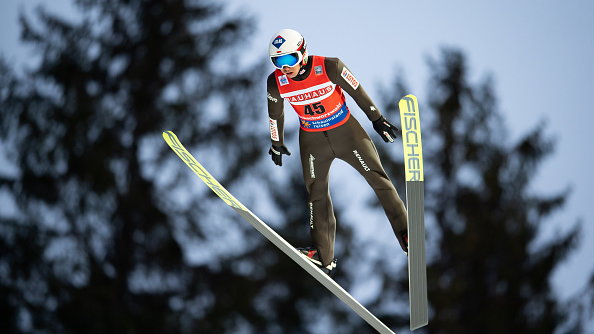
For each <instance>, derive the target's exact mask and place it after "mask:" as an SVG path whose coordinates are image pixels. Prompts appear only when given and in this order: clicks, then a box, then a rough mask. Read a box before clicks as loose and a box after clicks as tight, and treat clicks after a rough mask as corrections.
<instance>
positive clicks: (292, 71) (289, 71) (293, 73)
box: [281, 64, 301, 79]
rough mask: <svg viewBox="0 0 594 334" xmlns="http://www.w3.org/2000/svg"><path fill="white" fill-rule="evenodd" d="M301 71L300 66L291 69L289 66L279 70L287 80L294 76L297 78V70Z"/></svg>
mask: <svg viewBox="0 0 594 334" xmlns="http://www.w3.org/2000/svg"><path fill="white" fill-rule="evenodd" d="M300 69H301V64H297V65H295V66H293V67H289V66H284V67H283V68H282V69H281V72H283V74H284V75H286V76H287V78H289V79H292V78H294V77H295V76H297V74H299V70H300Z"/></svg>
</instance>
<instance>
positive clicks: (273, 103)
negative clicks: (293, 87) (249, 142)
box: [266, 72, 291, 166]
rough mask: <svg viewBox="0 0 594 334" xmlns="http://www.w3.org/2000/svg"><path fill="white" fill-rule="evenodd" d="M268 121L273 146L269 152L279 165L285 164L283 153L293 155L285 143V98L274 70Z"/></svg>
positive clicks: (270, 78) (269, 85)
mask: <svg viewBox="0 0 594 334" xmlns="http://www.w3.org/2000/svg"><path fill="white" fill-rule="evenodd" d="M266 85H267V90H268V123H269V128H270V140H271V141H272V146H271V147H270V150H269V151H268V154H270V156H271V157H272V161H273V162H274V163H275V164H276V165H277V166H282V165H283V154H285V155H291V152H289V150H288V149H287V148H286V147H285V145H283V139H284V138H283V137H284V124H285V114H284V108H283V107H284V106H283V98H282V97H281V96H280V93H279V91H278V86H277V85H276V79H275V77H274V72H273V73H272V74H270V75H269V76H268V80H267V83H266Z"/></svg>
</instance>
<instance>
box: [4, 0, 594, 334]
mask: <svg viewBox="0 0 594 334" xmlns="http://www.w3.org/2000/svg"><path fill="white" fill-rule="evenodd" d="M76 3H77V5H78V7H79V9H80V13H81V16H80V17H81V18H80V20H77V21H76V22H71V21H67V20H65V19H63V18H61V17H60V16H59V15H54V14H50V13H48V12H47V11H44V10H40V11H38V12H36V14H35V15H33V16H32V17H29V16H26V15H23V16H22V18H21V27H22V40H23V42H24V43H27V44H28V45H30V46H31V47H32V48H33V49H34V50H36V51H37V53H38V56H39V58H40V62H39V64H38V65H36V66H35V67H34V68H32V69H31V70H28V71H26V72H25V73H19V72H18V71H15V70H14V69H13V66H12V65H11V64H9V63H8V62H7V61H6V60H4V59H0V110H1V113H0V143H1V145H2V148H3V151H4V152H5V153H6V155H7V158H8V162H9V164H10V165H11V166H15V169H16V172H15V173H8V174H4V175H0V191H1V192H2V193H3V194H4V195H5V197H4V198H10V199H11V201H10V202H12V203H3V204H2V205H3V206H4V207H11V210H10V211H11V212H12V213H11V214H6V213H3V214H0V296H1V298H0V332H1V333H320V331H330V332H332V333H366V332H370V331H371V329H370V328H369V327H368V326H367V325H366V324H365V323H364V322H363V321H362V320H361V319H359V318H358V317H356V315H355V314H354V313H352V312H351V311H350V310H349V309H347V308H346V307H345V306H344V305H342V304H341V303H340V301H338V300H337V299H336V298H334V296H332V295H331V294H330V293H328V292H327V291H325V289H324V288H323V287H321V286H319V284H318V283H317V282H315V281H313V280H312V279H310V278H309V277H307V274H306V273H305V272H303V270H301V269H300V268H299V267H298V266H297V265H295V264H294V263H292V262H291V261H290V260H289V259H288V258H286V256H284V255H283V254H282V253H280V252H279V251H278V250H276V249H275V248H274V246H272V245H271V244H269V243H268V242H267V241H266V240H265V239H264V238H263V237H261V236H260V235H259V234H258V233H257V232H256V231H254V230H253V229H251V227H250V226H249V225H248V224H246V223H244V222H243V221H242V220H241V218H240V217H239V216H237V215H235V214H234V212H233V211H232V210H228V208H227V207H226V206H225V205H224V204H223V203H221V202H220V201H219V200H217V199H216V198H214V197H213V196H212V195H211V194H210V193H209V192H208V191H207V190H206V189H205V187H204V186H203V185H201V184H200V183H198V182H197V181H196V180H195V179H194V176H193V175H192V174H191V173H190V172H189V171H188V170H187V168H186V167H185V166H184V165H183V164H182V163H181V162H180V161H179V160H178V159H177V157H175V156H174V155H173V153H172V152H171V151H170V150H169V148H168V147H167V146H166V145H165V143H164V142H163V141H162V139H161V132H162V131H164V130H174V131H175V132H176V133H177V135H178V136H179V137H180V139H181V140H182V141H183V142H184V144H185V145H186V147H188V149H190V150H191V151H192V152H197V154H196V155H197V156H198V158H199V159H205V160H206V161H207V162H209V163H210V165H207V168H209V167H210V166H212V167H213V168H209V169H211V172H213V174H215V176H216V177H217V178H218V179H219V180H220V181H221V183H223V184H224V185H225V186H226V187H227V188H229V189H231V190H232V191H233V192H234V193H237V194H238V195H239V197H240V198H241V199H242V201H243V202H245V203H246V204H248V205H249V204H250V203H256V202H257V203H258V205H259V206H260V207H266V208H268V209H269V210H270V211H274V212H275V213H276V215H277V216H278V217H280V218H279V219H278V221H277V222H275V224H274V226H275V227H276V228H277V230H278V232H279V233H281V234H282V235H283V236H285V237H286V238H287V240H289V241H290V242H291V243H293V244H295V245H302V244H304V243H306V242H308V236H307V224H306V217H305V213H306V210H305V194H304V187H303V184H302V181H301V177H300V174H301V171H299V170H290V171H286V174H287V175H289V174H290V175H292V177H291V178H289V179H287V180H286V182H282V183H279V181H278V180H273V179H271V178H270V170H271V169H272V168H276V166H274V165H273V164H272V162H270V161H268V159H269V157H268V155H267V154H266V152H267V149H268V145H269V139H268V133H267V115H266V112H265V105H264V102H265V92H264V87H265V76H266V74H267V73H266V72H267V71H268V69H269V66H268V64H266V63H265V61H266V60H263V62H261V63H257V64H252V65H245V66H243V67H241V68H235V67H234V68H230V67H229V66H226V64H228V63H234V59H237V57H238V55H240V54H241V52H242V51H243V50H242V48H243V47H245V46H247V45H246V44H245V43H246V41H248V40H249V36H250V34H251V33H253V32H254V31H255V26H254V24H255V18H249V17H245V16H243V15H242V16H233V15H231V14H228V13H227V12H226V11H225V8H224V6H222V5H216V4H215V3H216V2H211V1H201V0H196V1H185V0H167V1H162V0H127V1H123V0H106V1H100V2H97V1H88V0H79V1H76ZM242 41H243V42H242ZM465 64H466V60H465V59H464V56H463V54H462V52H460V51H456V50H444V52H443V53H442V54H441V55H440V57H439V59H437V60H433V61H432V62H431V63H430V66H431V70H432V73H433V74H432V77H431V78H430V82H431V83H432V87H431V89H430V95H429V96H428V99H427V101H421V109H422V112H423V114H422V118H423V126H424V129H423V130H424V141H425V151H426V153H425V157H426V170H427V172H426V173H427V189H426V194H427V197H428V198H427V200H428V205H427V213H426V214H427V220H428V221H429V222H431V225H430V226H432V227H433V230H429V231H428V233H430V234H432V235H437V238H436V239H435V240H438V242H437V243H429V244H428V253H429V256H430V257H429V268H428V274H429V296H430V303H431V312H430V316H431V318H430V326H428V327H427V328H425V329H424V330H423V332H426V333H579V331H580V326H581V324H582V323H583V322H584V319H586V318H587V316H588V314H589V313H588V312H589V311H588V310H591V307H592V304H594V303H593V302H592V299H593V296H592V293H591V291H592V285H594V283H592V282H591V284H590V285H591V286H590V288H589V289H587V288H586V287H585V288H584V289H585V290H584V291H586V292H588V293H589V294H583V295H582V296H581V297H580V298H578V299H576V300H575V301H573V302H572V303H571V304H570V305H566V304H565V303H562V302H560V301H557V300H556V298H555V294H554V292H553V291H551V286H550V282H549V280H550V277H551V274H552V272H553V271H554V270H555V268H557V267H558V266H559V264H560V263H562V261H563V260H564V259H566V258H567V256H568V255H569V254H570V253H571V250H572V249H574V248H575V247H576V245H577V242H578V238H577V236H578V234H579V228H575V229H574V230H572V231H570V232H569V233H567V234H564V235H559V236H557V237H556V238H554V239H553V240H549V241H548V242H546V243H544V244H543V245H541V246H539V247H537V248H534V247H533V241H534V239H535V237H536V235H537V233H538V231H539V229H540V227H541V224H543V223H544V222H545V221H546V218H547V217H549V216H550V215H551V213H553V212H555V211H556V210H560V209H561V208H562V207H563V204H564V202H565V199H566V198H567V195H568V193H567V192H564V193H560V194H554V195H539V194H532V193H530V192H529V191H528V190H527V189H528V185H529V183H530V180H531V177H532V175H534V173H533V171H534V170H535V169H536V168H537V167H538V166H539V165H540V164H541V163H542V162H543V161H544V158H546V157H547V156H548V155H550V154H552V152H553V147H552V144H551V141H550V140H549V139H548V138H547V137H546V136H545V134H544V129H543V128H542V127H537V128H536V129H535V130H533V131H531V132H530V133H528V134H526V135H525V136H524V137H523V138H522V139H520V140H519V141H518V142H517V143H512V144H510V143H508V141H507V140H506V135H505V128H503V126H502V123H501V122H500V119H499V117H500V116H499V114H498V113H497V107H496V97H495V93H494V89H493V86H492V84H491V82H489V81H485V82H484V83H479V84H477V85H474V84H471V83H470V82H468V79H467V77H468V74H467V73H466V68H465ZM386 92H387V93H386V99H388V100H390V101H395V100H397V99H398V98H399V97H400V96H402V95H404V93H408V92H406V90H405V85H404V84H402V81H398V82H396V83H395V84H394V85H393V86H392V87H388V88H387V89H386ZM354 112H355V113H357V111H354ZM385 113H386V114H388V115H389V118H391V119H394V120H396V119H397V116H396V115H397V114H396V113H395V111H394V110H390V109H389V108H386V109H385ZM378 148H379V149H380V150H382V151H383V150H385V149H386V148H385V147H382V145H378ZM391 150H392V151H391V152H387V151H385V152H382V157H384V163H385V165H386V169H387V170H388V172H389V174H390V175H391V176H392V178H393V179H394V180H400V179H402V167H401V166H402V161H401V158H400V157H398V156H397V153H395V152H397V150H395V149H393V146H391ZM286 168H290V167H286ZM283 172H285V171H283ZM397 185H398V188H399V190H401V191H402V190H403V189H404V188H403V184H401V182H400V181H397ZM262 193H266V194H269V195H268V196H259V195H258V194H262ZM370 195H371V194H370ZM263 200H265V201H267V203H264V204H262V203H261V201H263ZM341 205H343V204H337V206H338V207H340V206H341ZM12 209H14V210H12ZM337 218H338V219H339V221H340V220H341V219H342V218H341V216H340V212H338V216H337ZM353 233H354V230H353V228H352V226H350V225H349V224H340V223H339V230H338V234H339V235H338V239H339V245H338V249H337V251H340V252H341V254H340V256H341V257H343V258H345V259H348V258H349V257H352V256H354V255H353V254H352V253H351V252H350V251H349V249H356V248H357V247H365V244H360V243H362V241H357V240H356V239H355V238H353ZM394 242H396V241H394ZM345 245H347V247H345ZM357 261H363V259H357ZM365 261H368V262H369V263H372V264H373V266H374V270H373V273H372V274H373V275H375V277H376V278H379V279H381V281H382V282H384V286H383V290H382V292H381V293H379V294H377V295H376V296H374V298H373V301H372V302H371V303H369V304H370V305H369V308H370V309H371V310H372V312H374V313H376V314H378V316H379V317H380V318H381V319H382V320H383V321H385V322H386V323H387V324H389V325H390V326H392V327H393V328H395V329H398V328H406V326H407V318H408V314H403V313H402V312H400V310H395V309H392V308H390V307H388V306H387V305H390V303H394V302H400V303H407V300H408V297H407V294H406V287H407V282H406V274H405V273H406V268H400V272H401V273H403V274H402V275H399V276H397V277H395V276H394V268H391V265H392V263H393V262H391V261H392V260H391V256H385V255H384V256H381V257H373V256H371V257H370V258H369V259H365ZM350 263H353V261H352V260H351V261H350ZM339 268H340V270H342V272H340V271H339V273H338V275H337V277H336V279H337V280H338V281H339V282H340V283H341V284H342V285H343V286H345V287H346V288H347V289H349V288H350V287H351V283H352V277H354V276H353V274H352V273H351V274H350V275H347V274H346V272H350V271H355V272H356V270H354V269H353V268H352V267H349V266H344V267H339ZM354 275H356V274H354ZM329 328H332V329H331V330H330V329H329Z"/></svg>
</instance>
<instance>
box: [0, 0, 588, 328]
mask: <svg viewBox="0 0 594 334" xmlns="http://www.w3.org/2000/svg"><path fill="white" fill-rule="evenodd" d="M227 2H228V3H229V4H230V5H231V6H230V7H229V9H228V11H229V12H230V13H240V12H241V13H247V14H248V15H252V16H255V17H256V18H257V20H256V24H257V31H256V33H255V35H254V36H253V38H252V40H251V41H249V44H250V47H249V49H248V50H247V51H249V52H246V57H247V58H248V59H249V60H256V59H260V58H261V57H266V52H267V46H268V42H269V39H270V38H271V37H272V34H274V32H276V31H277V30H279V29H281V28H293V29H296V30H298V31H300V32H301V33H302V34H303V35H304V36H305V37H306V39H307V41H308V46H309V50H310V53H313V54H318V55H324V56H336V57H340V58H341V59H342V60H343V61H344V62H345V63H346V64H347V65H348V66H349V67H350V69H351V70H352V71H353V73H354V74H355V75H356V76H357V78H358V79H359V81H360V82H361V83H362V84H363V86H364V87H365V88H366V90H367V91H368V93H369V94H370V96H371V97H372V98H373V99H375V100H376V102H379V89H378V87H379V86H380V85H388V84H390V83H391V82H393V77H394V75H396V74H397V73H399V72H397V70H399V69H400V70H402V71H403V72H402V73H403V74H404V76H405V78H406V81H407V83H408V85H409V88H410V89H411V90H412V91H411V93H414V94H416V95H417V96H418V98H419V101H420V105H421V109H422V108H423V101H424V98H425V97H426V96H427V95H429V94H428V91H427V88H428V87H427V81H428V67H427V65H426V60H427V57H433V58H436V57H437V56H438V55H439V50H440V48H441V47H443V46H452V47H457V48H460V49H461V50H463V51H464V52H465V54H466V56H467V60H468V62H469V69H470V72H471V81H473V82H475V83H476V82H478V81H479V80H480V79H482V78H484V77H485V75H493V77H494V79H495V89H496V94H497V97H498V100H499V109H500V111H501V113H502V115H503V116H504V119H505V122H506V126H507V127H508V128H509V130H510V134H509V136H510V137H509V138H502V140H505V141H507V142H511V141H512V140H514V139H517V138H518V137H519V136H520V135H522V134H525V133H527V132H528V131H529V130H531V129H533V128H534V127H535V126H537V125H539V124H540V123H541V122H545V123H546V125H547V126H546V128H547V131H546V133H547V134H548V135H549V136H552V138H554V139H555V142H556V151H555V153H554V154H553V155H552V156H551V157H550V158H549V159H548V160H546V161H545V162H544V163H543V164H542V165H541V169H540V170H538V171H536V176H535V182H534V184H533V185H532V186H533V190H534V191H535V192H540V193H544V194H553V193H557V192H559V191H562V190H564V189H566V188H567V187H571V188H572V195H571V197H570V198H569V201H568V203H567V204H566V206H565V208H564V209H563V210H562V211H561V212H559V213H557V214H555V215H554V216H553V217H552V218H551V220H550V223H549V224H546V226H545V227H544V228H543V235H542V239H543V240H544V239H547V238H550V237H553V236H554V235H555V234H556V233H558V232H559V231H567V230H568V229H570V228H571V227H572V226H574V224H575V222H576V221H578V220H581V221H582V223H583V236H582V242H581V246H580V248H579V250H578V251H577V252H575V253H574V254H573V255H572V256H571V258H570V260H569V261H568V262H566V263H565V264H564V265H562V266H561V267H560V268H559V270H558V271H557V273H556V274H555V276H554V278H553V284H554V286H555V288H556V290H557V291H558V293H559V294H560V295H561V297H563V298H567V297H568V296H570V295H572V294H574V293H576V292H577V291H578V289H580V288H581V287H582V286H583V285H584V284H585V283H586V279H587V278H588V275H589V274H590V273H591V272H592V271H593V270H594V261H593V260H592V254H594V205H592V203H593V200H592V199H593V198H594V177H593V176H592V173H591V172H590V170H591V169H592V166H593V165H594V157H593V155H594V149H593V148H592V143H594V107H593V103H592V101H591V99H592V96H594V94H593V93H594V39H593V37H592V36H593V33H594V18H593V16H592V13H594V1H588V0H574V1H563V2H562V1H559V0H540V1H511V0H500V1H472V2H471V1H462V0H450V1H447V2H446V1H428V0H420V1H356V2H347V1H331V0H327V1H315V0H302V1H299V2H288V1H283V2H280V1H278V2H274V3H272V2H268V1H250V0H229V1H227ZM39 3H44V2H43V1H41V0H3V1H2V2H1V3H0V53H1V54H2V55H3V56H5V57H7V58H8V59H9V60H12V61H15V62H16V63H17V64H20V65H23V64H27V63H28V64H30V63H31V61H33V59H34V55H33V54H32V53H31V50H30V49H28V48H24V47H22V46H20V45H19V42H18V35H19V27H18V21H17V13H18V10H19V8H21V9H24V10H25V11H26V12H27V13H29V14H31V13H32V10H33V8H34V6H35V5H36V4H39ZM45 7H46V8H48V9H49V10H50V11H51V12H56V13H60V14H63V15H65V16H67V17H72V18H74V17H76V13H75V12H74V10H73V7H72V6H71V5H70V1H69V0H53V1H51V2H45ZM370 59H373V60H370ZM271 70H272V66H271ZM262 86H263V101H264V99H265V93H264V82H263V85H262ZM395 102H396V101H395ZM351 105H354V104H353V103H351ZM263 112H265V110H263ZM354 114H355V115H356V116H357V118H358V119H359V120H362V121H363V120H364V116H363V114H362V113H360V111H358V110H354ZM286 115H287V116H286V117H287V121H286V123H287V130H288V131H291V129H295V128H296V127H295V126H292V125H290V123H295V125H296V123H297V119H296V117H294V116H295V115H292V113H290V112H287V113H286ZM386 116H387V118H388V119H392V120H394V121H395V122H397V121H398V116H397V115H386ZM263 128H266V126H265V125H264V127H263ZM366 128H368V129H369V127H366ZM424 136H430V133H424ZM290 149H292V151H294V152H295V151H297V147H292V148H290ZM0 153H1V152H0ZM292 158H293V159H292V161H291V162H290V163H295V164H296V163H298V159H297V158H295V157H292ZM2 161H3V158H2V157H1V154H0V162H2ZM333 168H334V169H336V171H333V173H334V174H333V175H337V176H340V175H347V176H349V177H350V175H355V174H350V173H353V172H352V171H350V170H349V168H348V167H346V166H342V165H336V166H333ZM0 169H1V168H0ZM337 176H333V177H335V178H336V177H337ZM357 180H358V179H357ZM331 182H333V181H332V179H331ZM359 182H360V183H359ZM363 182H364V181H362V180H358V181H354V185H355V186H357V187H358V186H360V187H362V188H363V189H365V188H366V187H367V186H366V185H365V184H364V183H363ZM334 183H337V182H334ZM332 187H334V185H333V186H332ZM337 187H338V190H335V192H337V193H338V194H337V196H335V201H337V202H339V201H341V195H340V188H339V187H340V186H337ZM369 190H370V189H369ZM370 192H371V190H370ZM362 209H364V208H363V207H362V206H361V207H352V208H349V209H348V210H347V215H351V214H352V216H353V217H357V215H360V212H361V210H362ZM380 214H381V213H380ZM365 216H366V217H370V216H373V217H377V218H378V219H381V215H379V214H378V215H376V213H368V214H367V213H366V214H365ZM390 242H392V243H394V241H393V240H392V239H390ZM593 328H594V325H593Z"/></svg>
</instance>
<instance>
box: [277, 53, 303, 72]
mask: <svg viewBox="0 0 594 334" xmlns="http://www.w3.org/2000/svg"><path fill="white" fill-rule="evenodd" d="M270 60H272V64H274V67H276V68H278V69H279V70H282V69H283V67H285V66H289V67H293V66H295V65H297V64H299V63H301V61H302V60H303V55H302V54H301V52H299V51H297V52H293V53H289V54H286V55H282V56H272V57H270Z"/></svg>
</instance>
